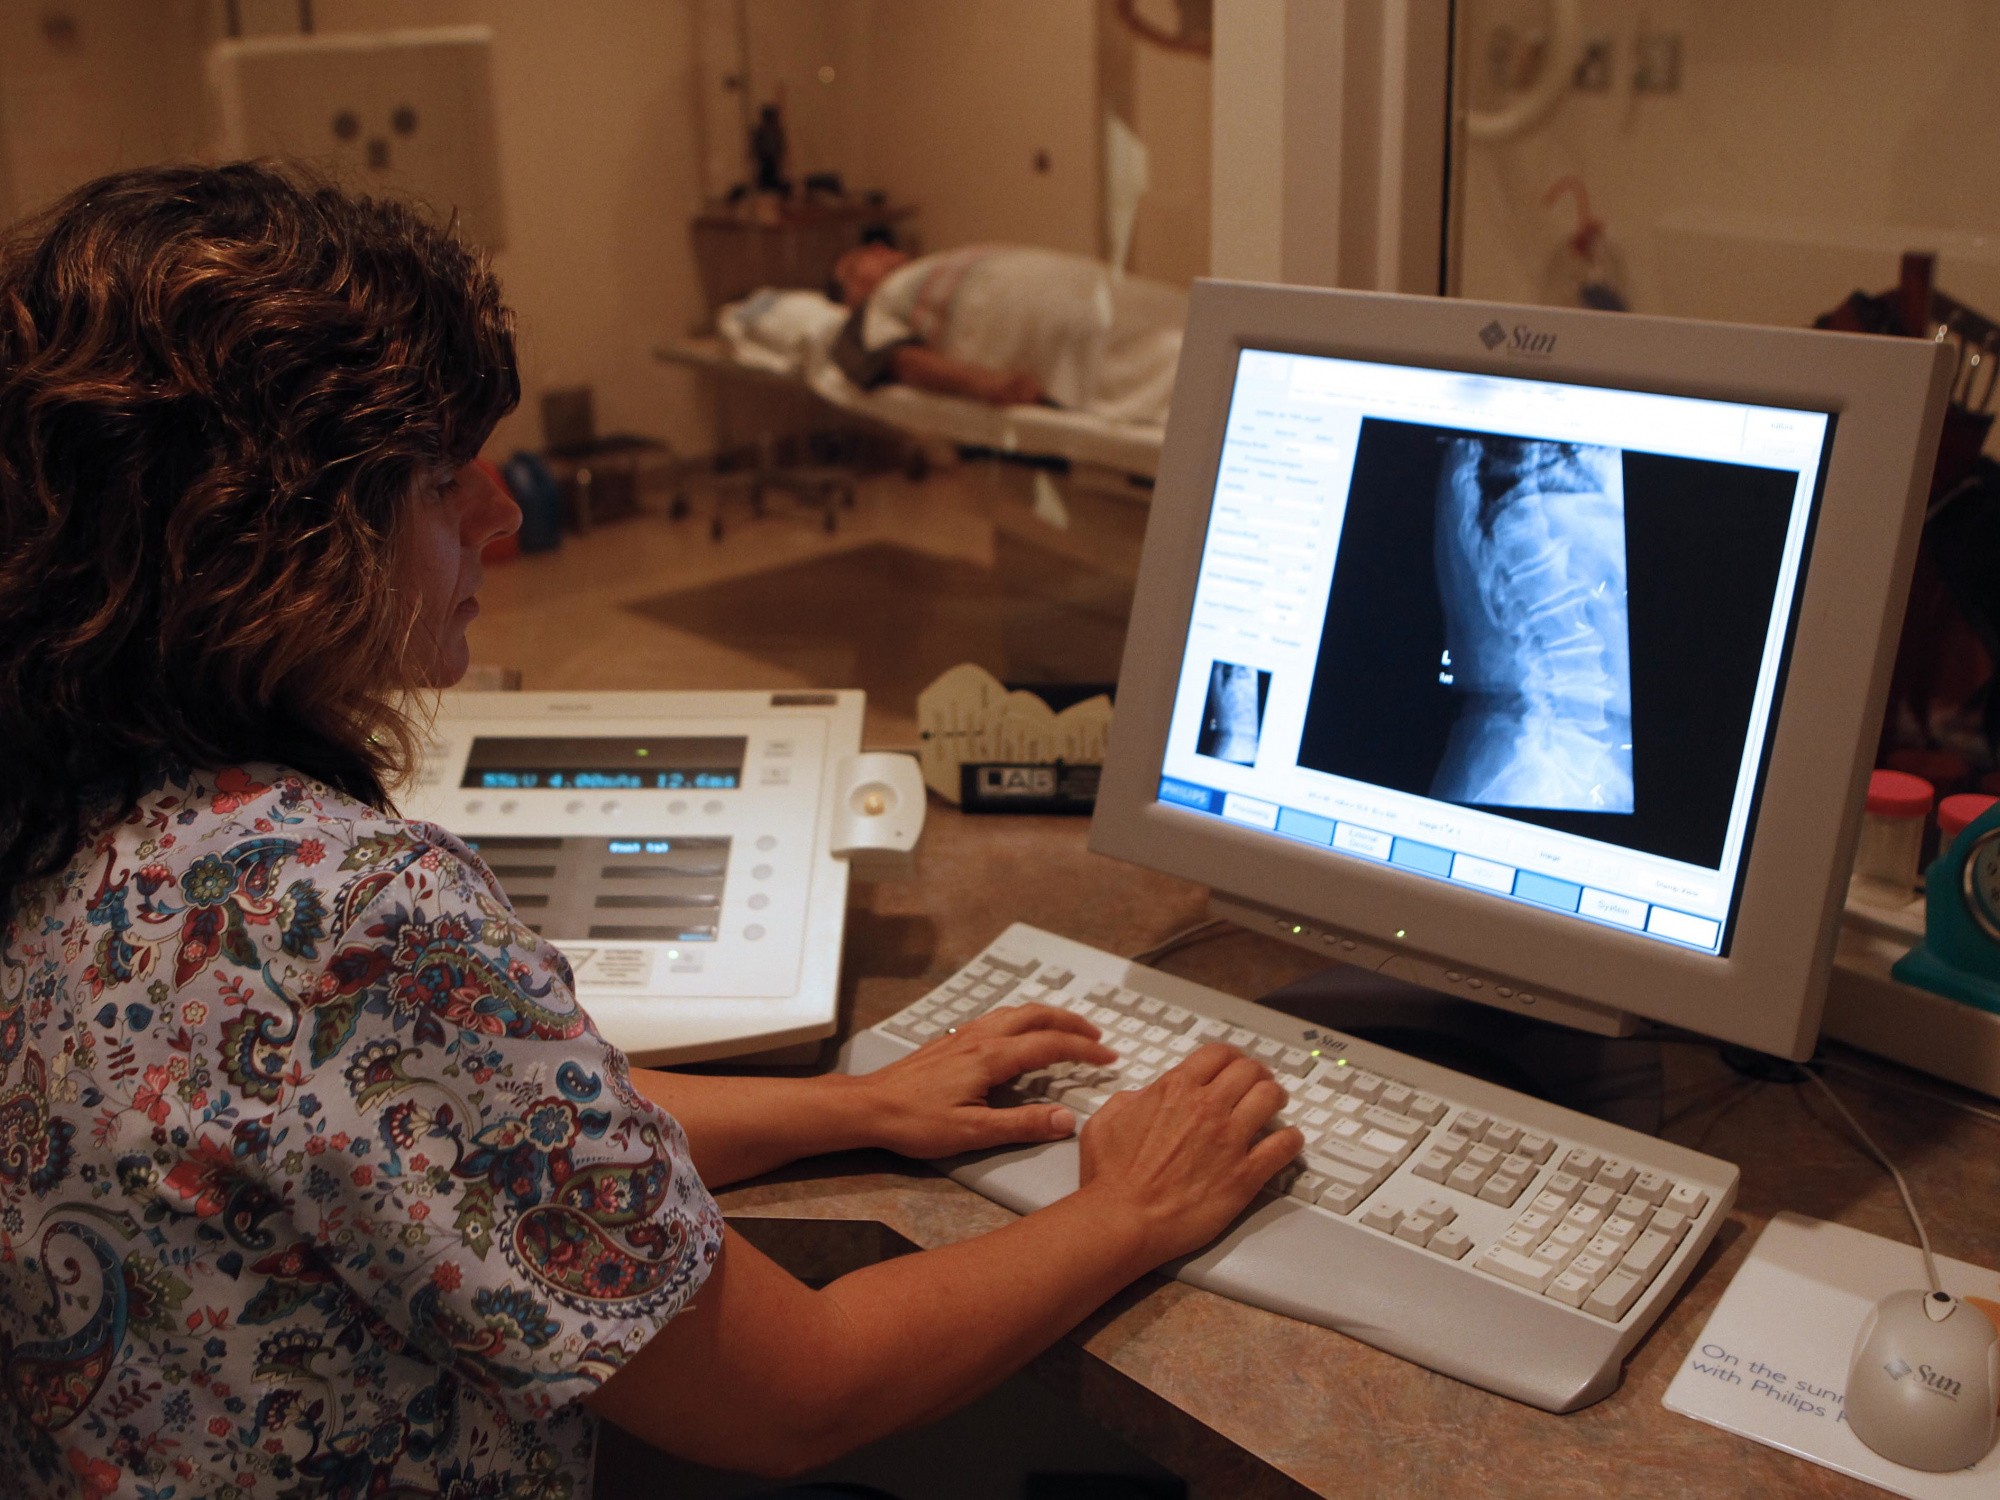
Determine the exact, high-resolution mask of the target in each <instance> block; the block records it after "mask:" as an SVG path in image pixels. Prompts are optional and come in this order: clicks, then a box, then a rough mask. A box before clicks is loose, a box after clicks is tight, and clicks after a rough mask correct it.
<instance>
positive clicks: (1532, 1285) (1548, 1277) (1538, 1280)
mask: <svg viewBox="0 0 2000 1500" xmlns="http://www.w3.org/2000/svg"><path fill="white" fill-rule="evenodd" d="M1473 1264H1474V1265H1475V1266H1477V1267H1478V1268H1479V1269H1480V1270H1482V1271H1484V1272H1485V1273H1486V1274H1487V1275H1489V1276H1497V1277H1499V1278H1500V1279H1501V1280H1502V1281H1511V1282H1512V1283H1513V1284H1514V1285H1515V1286H1519V1287H1526V1288H1527V1289H1528V1290H1529V1291H1531V1292H1537V1293H1539V1292H1541V1291H1542V1290H1543V1289H1544V1288H1546V1287H1547V1286H1548V1284H1549V1283H1550V1282H1552V1281H1554V1280H1555V1279H1556V1274H1557V1271H1558V1268H1557V1267H1555V1266H1552V1265H1550V1264H1549V1263H1548V1262H1547V1261H1543V1260H1536V1259H1535V1258H1534V1257H1533V1256H1531V1255H1522V1254H1521V1253H1519V1252H1518V1251H1515V1250H1509V1249H1506V1248H1505V1247H1504V1246H1500V1245H1492V1246H1489V1247H1488V1248H1487V1251H1486V1253H1485V1254H1484V1255H1482V1256H1480V1257H1479V1259H1478V1260H1476V1261H1474V1262H1473Z"/></svg>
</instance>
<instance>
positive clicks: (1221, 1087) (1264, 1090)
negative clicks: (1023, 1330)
mask: <svg viewBox="0 0 2000 1500" xmlns="http://www.w3.org/2000/svg"><path fill="white" fill-rule="evenodd" d="M919 1055H920V1056H921V1054H919ZM1284 1103H1285V1091H1284V1090H1283V1089H1282V1088H1280V1087H1279V1086H1278V1084H1277V1082H1276V1081H1275V1080H1274V1079H1273V1078H1272V1077H1271V1072H1270V1070H1269V1069H1268V1068H1266V1067H1265V1066H1264V1065H1263V1064H1262V1063H1258V1062H1253V1061H1251V1060H1250V1059H1249V1058H1247V1057H1245V1056H1244V1055H1243V1054H1242V1053H1240V1052H1238V1051H1237V1050H1236V1049H1235V1048H1234V1047H1226V1046H1223V1045H1222V1044H1220V1043H1214V1044H1211V1045H1209V1046H1206V1047H1203V1048H1202V1049H1201V1050H1200V1051H1199V1052H1195V1053H1192V1054H1191V1055H1190V1056H1189V1057H1188V1059H1187V1061H1185V1062H1183V1063H1182V1064H1181V1065H1180V1066H1179V1067H1177V1068H1175V1069H1173V1071H1171V1072H1169V1073H1168V1074H1166V1075H1165V1076H1164V1077H1162V1078H1161V1079H1160V1080H1159V1081H1158V1082H1157V1083H1154V1084H1152V1085H1150V1086H1149V1087H1147V1088H1143V1089H1137V1090H1128V1091H1124V1092H1120V1093H1116V1094H1113V1095H1112V1096H1111V1098H1110V1099H1109V1100H1107V1101H1106V1102H1105V1104H1104V1105H1103V1107H1102V1108H1100V1109H1099V1110H1098V1111H1097V1113H1096V1114H1095V1115H1093V1116H1092V1117H1091V1120H1090V1123H1089V1124H1088V1125H1086V1126H1085V1127H1084V1131H1083V1136H1082V1139H1081V1141H1080V1143H1079V1144H1080V1146H1081V1148H1082V1155H1083V1166H1082V1174H1081V1178H1082V1181H1081V1188H1080V1191H1082V1192H1084V1193H1088V1194H1092V1195H1094V1196H1095V1197H1097V1198H1098V1199H1099V1201H1100V1202H1102V1203H1103V1204H1105V1205H1106V1207H1107V1210H1108V1211H1110V1212H1113V1213H1118V1214H1123V1215H1130V1216H1132V1217H1133V1218H1134V1219H1136V1220H1137V1221H1138V1222H1140V1223H1141V1224H1142V1225H1143V1226H1144V1230H1145V1233H1146V1234H1147V1236H1148V1242H1149V1244H1150V1246H1151V1248H1152V1250H1153V1252H1154V1254H1153V1263H1154V1264H1155V1265H1157V1264H1158V1263H1159V1262H1161V1261H1165V1260H1172V1259H1173V1258H1174V1257H1175V1256H1177V1255H1185V1254H1187V1253H1188V1252H1189V1251H1191V1250H1195V1249H1198V1248H1199V1247H1201V1246H1202V1245H1205V1244H1207V1243H1208V1242H1209V1241H1210V1240H1212V1239H1214V1238H1215V1237H1216V1236H1217V1235H1218V1234H1220V1233H1221V1232H1222V1231H1223V1230H1224V1229H1225V1228H1226V1227H1227V1226H1228V1224H1229V1222H1230V1220H1232V1219H1234V1218H1235V1217H1236V1216H1237V1215H1238V1214H1239V1213H1241V1212H1242V1211H1243V1208H1244V1206H1245V1205H1246V1204H1248V1203H1249V1202H1250V1199H1251V1198H1252V1197H1253V1196H1254V1195H1255V1194H1256V1192H1257V1189H1259V1188H1260V1187H1262V1186H1263V1185H1264V1184H1265V1183H1266V1182H1268V1181H1270V1179H1271V1176H1272V1174H1273V1173H1275V1172H1276V1171H1277V1170H1278V1169H1279V1168H1280V1167H1282V1166H1284V1164H1285V1163H1286V1162H1288V1161H1290V1160H1291V1159H1292V1158H1293V1157H1295V1156H1297V1155H1298V1154H1299V1151H1300V1150H1301V1149H1302V1148H1303V1147H1304V1145H1305V1137H1304V1136H1302V1135H1300V1134H1299V1132H1298V1131H1297V1130H1294V1129H1292V1128H1290V1127H1289V1126H1288V1127H1286V1128H1285V1129H1283V1130H1277V1131H1273V1132H1272V1133H1271V1134H1269V1135H1265V1134H1263V1133H1262V1132H1263V1130H1264V1128H1265V1126H1267V1125H1269V1124H1270V1123H1271V1120H1272V1117H1273V1116H1275V1115H1276V1114H1277V1112H1278V1111H1279V1110H1280V1109H1281V1108H1283V1107H1284Z"/></svg>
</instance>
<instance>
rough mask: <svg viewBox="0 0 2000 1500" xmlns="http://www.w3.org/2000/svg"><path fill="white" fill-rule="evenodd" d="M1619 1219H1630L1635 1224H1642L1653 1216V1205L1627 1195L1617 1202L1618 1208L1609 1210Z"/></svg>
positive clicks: (1634, 1195)
mask: <svg viewBox="0 0 2000 1500" xmlns="http://www.w3.org/2000/svg"><path fill="white" fill-rule="evenodd" d="M1611 1211H1612V1212H1613V1213H1615V1214H1617V1215H1618V1217H1619V1218H1621V1219H1630V1220H1631V1221H1632V1222H1633V1223H1635V1224H1643V1223H1645V1222H1646V1221H1647V1220H1648V1219H1650V1218H1651V1217H1652V1216H1653V1213H1654V1209H1653V1205H1652V1204H1650V1203H1648V1202H1647V1201H1646V1200H1645V1199H1644V1198H1641V1197H1639V1196H1637V1195H1636V1194H1633V1193H1627V1194H1626V1195H1625V1196H1624V1197H1622V1198H1620V1199H1619V1200H1618V1206H1617V1207H1616V1208H1614V1209H1612V1210H1611Z"/></svg>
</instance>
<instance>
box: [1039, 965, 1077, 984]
mask: <svg viewBox="0 0 2000 1500" xmlns="http://www.w3.org/2000/svg"><path fill="white" fill-rule="evenodd" d="M1035 977H1036V978H1037V979H1039V980H1041V982H1042V983H1043V984H1045V985H1047V986H1048V987H1049V988H1050V989H1052V990H1059V989H1061V988H1062V987H1063V986H1064V985H1066V984H1068V983H1069V982H1070V981H1071V980H1072V979H1074V978H1076V975H1074V974H1072V973H1070V971H1069V970H1068V969H1063V968H1058V967H1056V966H1055V965H1054V964H1050V965H1048V966H1047V967H1046V968H1044V969H1043V970H1042V972H1041V973H1039V974H1037V975H1036V976H1035Z"/></svg>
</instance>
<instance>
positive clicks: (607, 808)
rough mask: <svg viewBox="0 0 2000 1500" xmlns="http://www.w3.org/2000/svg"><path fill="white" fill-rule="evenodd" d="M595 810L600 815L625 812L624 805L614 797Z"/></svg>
mask: <svg viewBox="0 0 2000 1500" xmlns="http://www.w3.org/2000/svg"><path fill="white" fill-rule="evenodd" d="M597 810H598V811H599V812H601V813H611V814H617V813H621V812H623V811H624V810H625V804H624V803H622V802H620V801H619V800H618V799H617V798H616V797H613V798H612V799H611V800H610V801H608V802H606V803H604V804H603V805H601V806H600V807H599V808H598V809H597Z"/></svg>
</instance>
